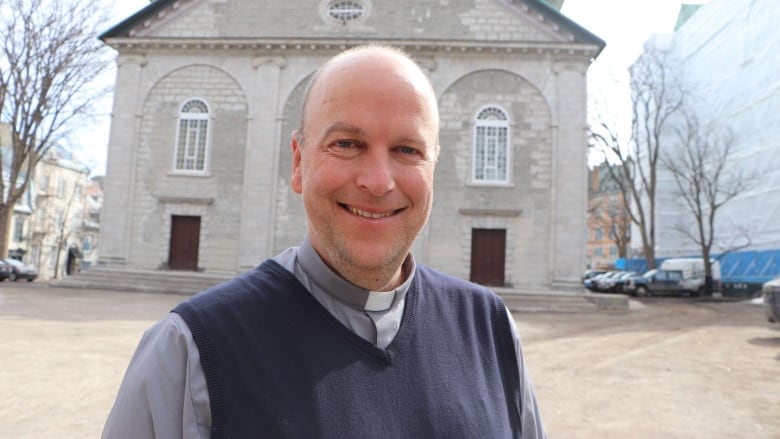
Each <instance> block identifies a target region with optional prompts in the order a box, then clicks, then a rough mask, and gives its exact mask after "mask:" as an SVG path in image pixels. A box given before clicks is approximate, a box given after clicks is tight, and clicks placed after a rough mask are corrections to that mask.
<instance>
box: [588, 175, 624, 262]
mask: <svg viewBox="0 0 780 439" xmlns="http://www.w3.org/2000/svg"><path fill="white" fill-rule="evenodd" d="M616 172H618V173H619V172H620V171H619V170H617V171H616ZM589 175H590V179H589V184H588V242H587V254H588V268H590V269H600V270H606V269H614V268H615V261H616V260H617V259H618V258H625V257H626V256H627V253H628V245H629V242H630V237H631V234H630V229H631V223H630V220H629V217H628V212H627V210H626V209H627V207H626V202H625V199H624V197H623V192H622V191H621V189H620V186H619V185H618V183H617V181H616V180H615V178H614V177H613V176H612V174H610V172H609V169H608V167H607V165H606V164H601V165H600V166H598V167H595V168H593V169H591V170H590V172H589Z"/></svg>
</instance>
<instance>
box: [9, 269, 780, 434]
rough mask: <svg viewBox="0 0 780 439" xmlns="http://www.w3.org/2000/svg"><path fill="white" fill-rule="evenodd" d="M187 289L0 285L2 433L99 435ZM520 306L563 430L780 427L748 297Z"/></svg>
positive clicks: (775, 371)
mask: <svg viewBox="0 0 780 439" xmlns="http://www.w3.org/2000/svg"><path fill="white" fill-rule="evenodd" d="M182 298H183V297H182V296H175V295H155V294H143V293H121V292H107V291H94V290H88V291H78V290H69V289H58V288H46V287H44V286H43V284H38V283H33V284H26V283H23V284H10V283H8V282H5V283H2V284H0V336H2V341H1V342H0V395H3V401H2V404H0V438H44V437H45V438H55V437H56V438H95V437H99V433H100V430H101V428H102V424H103V421H104V420H105V417H106V415H107V413H108V410H109V409H110V406H111V403H112V401H113V398H114V395H115V393H116V390H117V388H118V386H119V382H120V380H121V378H122V374H123V372H124V368H125V366H126V365H127V362H128V360H129V358H130V356H131V355H132V352H133V349H134V348H135V345H136V343H137V342H138V339H139V338H140V336H141V334H142V333H143V330H144V329H145V328H146V327H148V326H149V325H150V324H152V322H153V321H155V320H157V319H158V318H160V317H161V316H162V315H164V314H165V313H166V312H167V311H168V310H169V309H170V308H171V307H172V306H173V305H174V304H175V303H177V302H178V301H180V300H181V299H182ZM634 305H636V306H634V307H632V308H634V309H632V310H631V311H629V312H622V313H608V312H586V313H567V314H556V313H528V314H518V315H516V317H517V320H518V322H519V327H520V331H521V333H522V335H523V338H524V343H525V349H526V355H527V357H528V363H529V367H530V369H531V374H532V376H533V378H534V381H535V382H536V386H537V393H538V396H539V402H540V405H541V408H542V410H543V414H544V416H545V423H546V425H547V428H548V430H549V433H550V437H551V438H639V439H642V438H778V437H780V332H778V331H775V330H772V329H770V328H769V327H768V326H767V324H765V322H764V319H763V315H762V313H761V308H760V307H758V306H755V305H749V304H746V303H728V302H701V301H697V300H693V299H675V298H668V299H656V298H651V299H646V300H643V302H641V303H639V302H635V303H634Z"/></svg>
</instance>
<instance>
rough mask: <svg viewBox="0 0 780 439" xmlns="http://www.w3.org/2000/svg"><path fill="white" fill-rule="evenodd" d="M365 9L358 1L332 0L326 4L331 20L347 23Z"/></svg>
mask: <svg viewBox="0 0 780 439" xmlns="http://www.w3.org/2000/svg"><path fill="white" fill-rule="evenodd" d="M364 12H365V9H364V8H363V4H362V3H361V2H358V1H341V0H339V1H332V2H330V3H329V4H328V16H329V17H330V18H332V19H333V20H336V21H340V22H342V23H345V24H346V23H347V22H348V21H353V20H357V19H358V18H360V17H362V16H363V13H364Z"/></svg>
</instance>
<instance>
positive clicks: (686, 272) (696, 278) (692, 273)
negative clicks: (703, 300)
mask: <svg viewBox="0 0 780 439" xmlns="http://www.w3.org/2000/svg"><path fill="white" fill-rule="evenodd" d="M710 262H711V264H712V281H713V291H714V292H720V262H718V261H717V260H715V259H710ZM661 270H667V271H680V272H682V275H683V280H682V282H681V284H684V285H685V287H686V289H688V290H690V291H691V292H693V293H698V294H701V293H702V292H703V290H704V259H703V258H671V259H666V260H664V261H663V262H661Z"/></svg>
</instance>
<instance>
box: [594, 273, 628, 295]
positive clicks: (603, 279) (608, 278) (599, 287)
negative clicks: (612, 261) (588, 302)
mask: <svg viewBox="0 0 780 439" xmlns="http://www.w3.org/2000/svg"><path fill="white" fill-rule="evenodd" d="M623 273H624V272H623V271H610V272H609V273H605V274H603V275H601V276H598V277H596V278H594V279H593V287H592V288H591V289H592V290H593V291H599V292H606V291H609V289H610V288H612V283H611V282H612V280H613V279H614V278H616V277H618V276H620V275H621V274H623Z"/></svg>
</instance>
